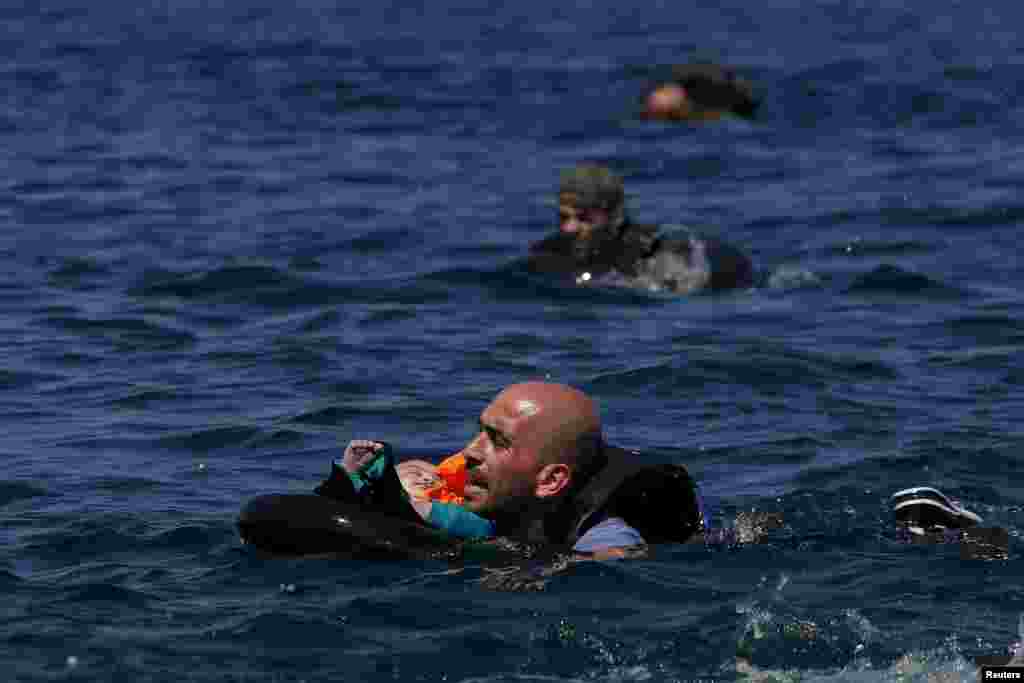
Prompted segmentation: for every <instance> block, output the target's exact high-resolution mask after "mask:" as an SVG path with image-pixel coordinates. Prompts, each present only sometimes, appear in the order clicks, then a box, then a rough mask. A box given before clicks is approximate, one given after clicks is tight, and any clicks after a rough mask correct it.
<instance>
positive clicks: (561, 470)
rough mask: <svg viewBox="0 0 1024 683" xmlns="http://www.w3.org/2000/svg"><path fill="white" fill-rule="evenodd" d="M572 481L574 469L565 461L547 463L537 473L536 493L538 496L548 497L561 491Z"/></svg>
mask: <svg viewBox="0 0 1024 683" xmlns="http://www.w3.org/2000/svg"><path fill="white" fill-rule="evenodd" d="M571 482H572V470H571V469H569V466H568V465H566V464H564V463H555V464H554V465H545V466H544V467H542V468H541V470H540V472H539V473H537V484H536V486H535V487H534V495H536V496H537V497H538V498H547V497H548V496H553V495H555V494H556V493H559V492H560V491H562V490H563V489H565V488H566V487H568V486H569V484H570V483H571Z"/></svg>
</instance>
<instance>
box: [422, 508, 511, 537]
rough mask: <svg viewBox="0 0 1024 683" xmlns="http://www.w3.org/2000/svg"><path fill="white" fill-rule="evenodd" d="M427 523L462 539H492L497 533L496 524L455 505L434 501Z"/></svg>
mask: <svg viewBox="0 0 1024 683" xmlns="http://www.w3.org/2000/svg"><path fill="white" fill-rule="evenodd" d="M427 521H428V522H430V524H431V526H434V527H436V528H438V529H442V530H443V531H446V532H448V533H449V534H451V535H452V536H460V537H462V538H490V537H491V536H494V532H495V528H494V522H492V521H490V520H488V519H484V518H483V517H481V516H480V515H477V514H475V513H472V512H470V511H469V510H467V509H466V508H464V507H460V506H458V505H455V504H453V503H438V502H437V501H434V503H433V505H431V506H430V517H429V519H428V520H427Z"/></svg>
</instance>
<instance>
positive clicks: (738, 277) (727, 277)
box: [527, 221, 754, 294]
mask: <svg viewBox="0 0 1024 683" xmlns="http://www.w3.org/2000/svg"><path fill="white" fill-rule="evenodd" d="M657 233H658V229H657V227H655V226H652V225H637V224H635V223H630V222H628V221H627V222H626V223H625V224H623V225H622V227H621V228H619V230H618V231H617V232H615V233H610V232H601V233H598V234H596V235H595V236H594V237H593V238H591V239H590V240H589V241H586V242H582V241H577V239H576V237H575V235H573V234H570V233H562V232H559V233H557V234H554V235H551V236H549V237H547V238H545V239H544V240H542V241H540V242H537V243H535V244H533V245H531V246H530V255H529V257H528V261H527V264H528V267H529V268H530V269H531V270H533V271H534V272H538V273H557V274H565V275H572V276H573V277H574V278H575V279H576V282H578V283H583V282H588V281H590V282H595V281H596V282H601V281H602V280H607V279H608V276H612V277H614V276H619V277H621V278H625V279H626V283H625V284H628V285H630V286H634V287H642V288H644V289H652V290H655V291H662V290H664V291H670V292H678V293H680V294H688V293H691V292H697V291H701V290H711V291H716V290H724V289H732V288H736V287H750V286H751V285H753V283H754V268H753V265H752V264H751V262H750V259H749V258H748V257H747V256H746V255H745V254H744V253H743V252H741V251H740V250H739V249H737V248H736V247H733V246H732V245H730V244H726V243H725V242H721V241H719V240H717V239H715V238H712V237H704V236H700V235H690V236H688V237H685V238H665V237H659V236H658V234H657Z"/></svg>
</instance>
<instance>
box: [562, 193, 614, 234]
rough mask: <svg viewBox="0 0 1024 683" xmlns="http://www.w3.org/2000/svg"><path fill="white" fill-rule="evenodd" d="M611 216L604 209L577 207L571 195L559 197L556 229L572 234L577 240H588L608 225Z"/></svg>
mask: <svg viewBox="0 0 1024 683" xmlns="http://www.w3.org/2000/svg"><path fill="white" fill-rule="evenodd" d="M610 221H611V216H610V215H609V213H608V212H607V211H605V210H604V209H589V208H577V207H576V205H575V204H574V203H573V201H572V197H571V196H568V197H560V198H559V203H558V229H559V231H560V232H562V233H563V234H568V235H574V236H575V237H576V239H577V240H588V239H590V238H591V236H592V235H593V234H594V233H595V232H597V231H600V230H604V229H606V228H607V227H608V224H609V223H610Z"/></svg>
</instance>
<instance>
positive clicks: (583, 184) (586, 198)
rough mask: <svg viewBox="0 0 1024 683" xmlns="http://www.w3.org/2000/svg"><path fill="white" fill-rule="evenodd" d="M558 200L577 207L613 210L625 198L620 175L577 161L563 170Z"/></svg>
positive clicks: (601, 167) (604, 168)
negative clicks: (572, 166)
mask: <svg viewBox="0 0 1024 683" xmlns="http://www.w3.org/2000/svg"><path fill="white" fill-rule="evenodd" d="M558 195H559V201H562V202H565V203H568V204H572V205H573V206H575V207H576V208H580V209H602V210H604V211H614V210H615V209H617V208H619V207H620V206H622V203H623V202H624V201H625V199H626V192H625V189H624V187H623V183H622V178H620V177H619V176H617V175H615V174H614V173H612V172H611V171H610V170H608V169H607V168H606V167H604V166H600V165H598V164H580V165H578V166H576V167H575V168H571V169H567V170H564V171H562V182H561V186H560V187H559V190H558Z"/></svg>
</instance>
